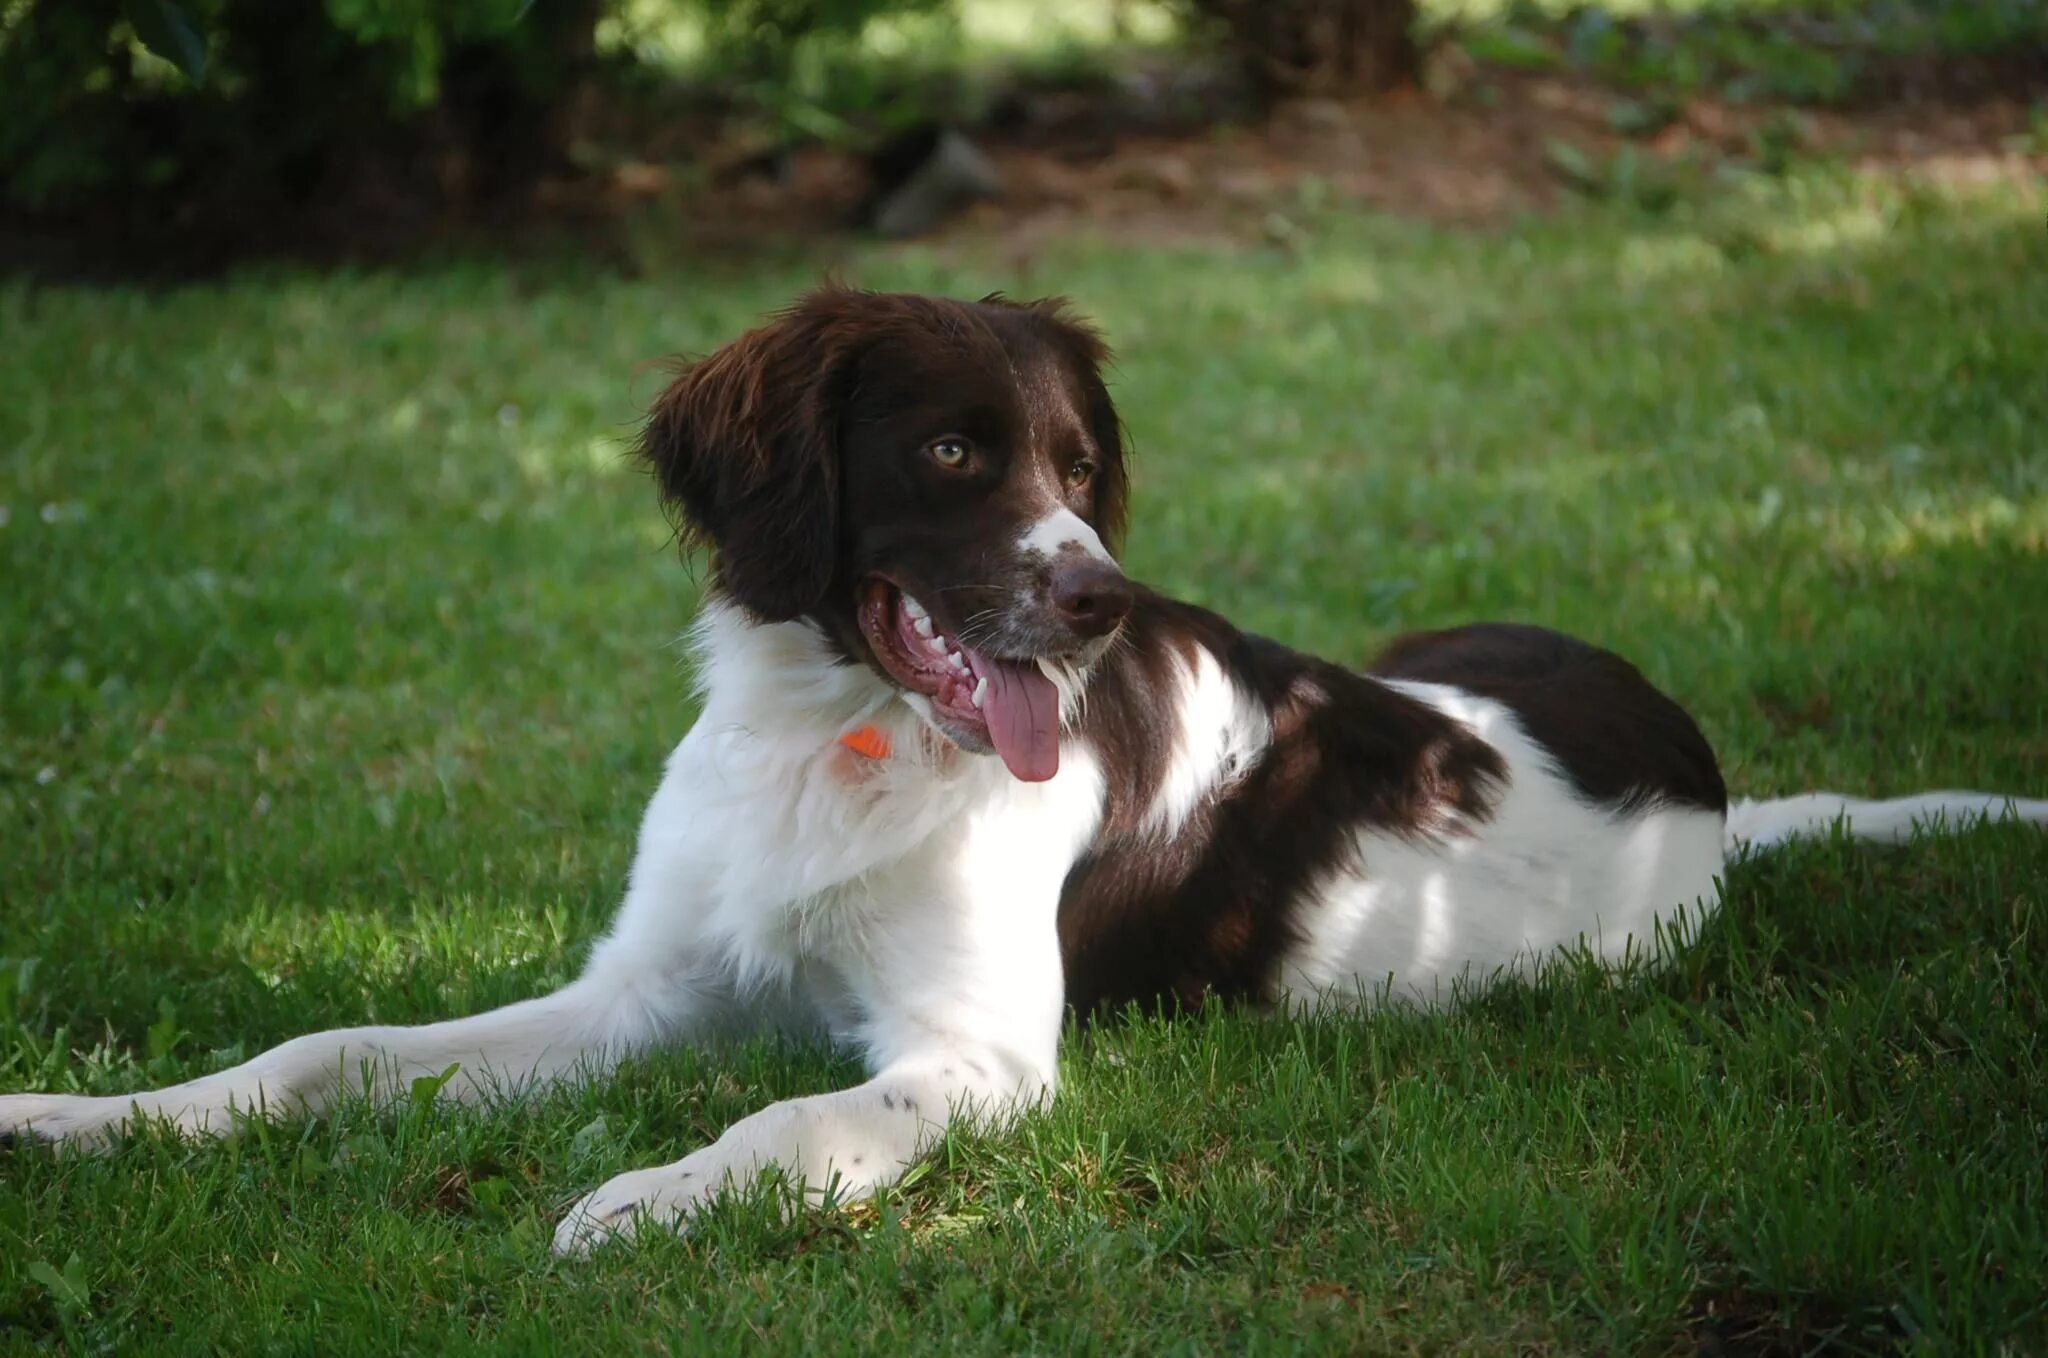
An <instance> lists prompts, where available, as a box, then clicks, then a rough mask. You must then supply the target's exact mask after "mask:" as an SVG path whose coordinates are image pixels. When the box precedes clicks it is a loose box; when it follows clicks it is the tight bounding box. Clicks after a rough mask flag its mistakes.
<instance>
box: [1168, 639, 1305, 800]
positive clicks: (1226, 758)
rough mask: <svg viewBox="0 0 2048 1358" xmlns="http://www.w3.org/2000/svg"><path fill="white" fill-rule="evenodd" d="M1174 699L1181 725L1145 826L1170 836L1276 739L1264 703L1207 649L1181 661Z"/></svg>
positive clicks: (1197, 650) (1172, 697)
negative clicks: (1262, 705)
mask: <svg viewBox="0 0 2048 1358" xmlns="http://www.w3.org/2000/svg"><path fill="white" fill-rule="evenodd" d="M1178 669H1179V671H1180V672H1179V675H1178V682H1177V683H1176V684H1175V686H1174V691H1173V693H1172V695H1171V701H1172V703H1173V705H1174V714H1175V718H1176V725H1177V726H1178V728H1179V729H1178V731H1177V732H1176V734H1175V737H1174V742H1173V750H1172V753H1171V754H1170V755H1168V764H1167V768H1166V774H1165V776H1164V777H1163V778H1161V780H1160V783H1159V792H1158V794H1157V795H1156V796H1155V797H1154V798H1153V800H1152V805H1151V806H1150V807H1148V808H1146V812H1145V820H1144V828H1145V829H1146V830H1148V831H1151V832H1153V833H1155V834H1158V835H1159V836H1161V837H1162V838H1171V837H1172V836H1173V835H1174V834H1175V833H1176V832H1177V831H1178V830H1179V829H1180V828H1181V826H1182V825H1183V824H1185V823H1186V822H1187V818H1188V816H1189V815H1190V814H1191V813H1192V812H1193V811H1194V809H1195V808H1196V807H1197V806H1199V805H1201V803H1202V800H1203V799H1204V798H1205V797H1207V796H1208V795H1209V794H1210V793H1211V792H1213V791H1215V790H1216V788H1217V786H1218V784H1220V783H1225V782H1228V781H1229V780H1230V779H1231V778H1233V777H1235V776H1236V775H1237V774H1239V773H1241V772H1243V771H1244V770H1245V769H1248V768H1250V767H1251V765H1252V764H1253V763H1254V762H1255V761H1256V760H1257V758H1258V756H1259V754H1260V752H1261V751H1263V750H1264V749H1265V748H1266V744H1267V742H1268V741H1270V740H1271V739H1272V735H1273V731H1272V723H1271V722H1270V721H1269V720H1268V719H1267V716H1266V712H1265V709H1264V708H1263V707H1261V706H1260V705H1259V704H1258V703H1256V702H1254V701H1253V700H1252V698H1251V696H1250V695H1249V694H1246V693H1243V692H1241V691H1240V690H1239V689H1238V687H1237V684H1236V683H1235V682H1234V681H1233V680H1232V679H1231V678H1230V676H1229V675H1227V674H1225V673H1224V672H1223V666H1222V665H1221V664H1219V663H1217V660H1216V657H1215V656H1214V655H1211V654H1210V653H1209V649H1208V648H1207V647H1206V646H1204V647H1198V648H1196V650H1195V653H1194V657H1193V659H1192V660H1185V661H1182V662H1181V663H1180V664H1179V666H1178Z"/></svg>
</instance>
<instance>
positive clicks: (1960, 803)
mask: <svg viewBox="0 0 2048 1358" xmlns="http://www.w3.org/2000/svg"><path fill="white" fill-rule="evenodd" d="M2008 818H2011V819H2016V820H2022V821H2031V822H2033V823H2034V824H2036V825H2048V801H2030V800H2028V799H2027V798H2025V797H2005V796H2000V795H1999V794H1997V793H1990V792H1923V793H1920V794H1919V795H1918V796H1913V797H1894V798H1893V799H1891V800H1890V801H1882V802H1866V801H1858V800H1857V799H1856V798H1854V797H1843V796H1838V795H1837V794H1835V793H1832V792H1806V793H1802V794H1800V795H1799V796H1797V797H1779V798H1776V799H1774V800H1771V801H1762V802H1756V801H1750V800H1748V799H1747V798H1744V799H1742V800H1740V801H1734V802H1730V803H1729V804H1728V829H1727V831H1726V836H1725V842H1726V844H1727V848H1728V852H1729V853H1731V854H1733V853H1736V852H1737V851H1739V850H1741V849H1743V848H1745V847H1746V848H1750V849H1767V848H1770V847H1771V846H1772V845H1774V844H1782V843H1784V842H1785V841H1786V840H1788V839H1793V838H1796V837H1798V836H1800V835H1825V834H1827V833H1828V830H1829V828H1830V827H1831V826H1833V825H1834V824H1835V823H1836V822H1837V821H1840V822H1841V823H1842V825H1843V828H1844V829H1845V830H1846V831H1847V832H1848V833H1849V834H1850V835H1852V836H1854V837H1855V838H1857V839H1877V840H1885V841H1888V842H1891V843H1898V842H1899V841H1901V840H1905V839H1910V838H1911V837H1912V834H1913V830H1914V827H1915V826H1924V827H1926V828H1928V829H1949V830H1958V829H1961V828H1962V827H1964V826H1965V825H1968V824H1970V823H1971V822H1973V821H1977V820H1985V819H1989V820H2005V819H2008Z"/></svg>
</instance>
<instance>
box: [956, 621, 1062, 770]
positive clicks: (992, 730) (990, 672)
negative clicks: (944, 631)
mask: <svg viewBox="0 0 2048 1358" xmlns="http://www.w3.org/2000/svg"><path fill="white" fill-rule="evenodd" d="M961 649H962V650H964V651H965V652H966V654H967V664H968V666H969V668H971V669H972V670H973V671H974V673H975V676H976V677H977V678H981V679H986V680H988V692H987V693H985V694H983V695H982V699H981V715H982V719H983V720H985V721H986V722H988V738H989V740H990V742H991V743H993V744H994V745H995V747H996V753H997V754H999V755H1001V756H1002V759H1003V763H1004V764H1005V765H1006V766H1007V767H1008V768H1009V770H1010V772H1011V773H1012V774H1014V775H1015V776H1016V777H1018V778H1021V779H1022V780H1023V781H1025V782H1027V783H1042V782H1044V781H1045V780H1046V779H1048V778H1050V777H1052V776H1053V775H1054V774H1055V773H1058V772H1059V771H1060V695H1059V690H1058V689H1056V688H1054V687H1053V686H1052V680H1050V679H1048V678H1046V677H1045V672H1044V671H1043V670H1041V669H1039V668H1038V666H1036V665H1013V664H1011V663H1010V662H1008V661H1006V660H991V659H989V658H988V657H987V656H985V655H982V654H981V653H980V652H978V651H976V650H973V649H972V648H969V647H962V648H961Z"/></svg>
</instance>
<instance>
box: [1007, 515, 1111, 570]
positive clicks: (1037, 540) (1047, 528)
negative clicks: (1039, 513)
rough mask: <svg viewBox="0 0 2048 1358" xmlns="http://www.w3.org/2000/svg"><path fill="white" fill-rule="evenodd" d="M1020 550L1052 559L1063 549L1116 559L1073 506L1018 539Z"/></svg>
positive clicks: (1098, 559)
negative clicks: (1072, 508)
mask: <svg viewBox="0 0 2048 1358" xmlns="http://www.w3.org/2000/svg"><path fill="white" fill-rule="evenodd" d="M1017 550H1018V551H1020V552H1022V553H1024V554H1025V555H1026V556H1039V557H1045V558H1048V559H1050V558H1052V557H1056V556H1058V555H1060V554H1061V553H1062V552H1067V551H1078V552H1080V553H1082V554H1083V555H1085V556H1090V557H1093V558H1095V560H1097V561H1101V562H1105V563H1107V564H1109V565H1115V564H1116V558H1115V557H1113V556H1111V555H1110V554H1109V548H1107V547H1105V546H1103V545H1102V538H1101V537H1100V536H1099V535H1098V534H1097V533H1096V531H1095V528H1094V526H1093V525H1092V524H1090V523H1089V522H1088V520H1086V519H1084V518H1082V517H1081V516H1080V515H1079V514H1076V513H1075V512H1074V511H1073V510H1071V509H1055V510H1054V511H1053V512H1052V513H1050V514H1048V515H1046V516H1045V517H1044V518H1042V519H1040V520H1039V521H1038V522H1036V523H1034V524H1032V525H1031V527H1030V528H1028V529H1027V530H1025V533H1024V536H1023V537H1021V538H1019V539H1017Z"/></svg>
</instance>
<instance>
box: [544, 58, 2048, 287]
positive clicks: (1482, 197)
mask: <svg viewBox="0 0 2048 1358" xmlns="http://www.w3.org/2000/svg"><path fill="white" fill-rule="evenodd" d="M1432 83H1433V84H1434V85H1436V86H1437V87H1438V93H1434V94H1431V93H1424V92H1421V91H1415V92H1412V93H1407V94H1399V95H1395V96H1391V97H1381V98H1376V99H1371V100H1359V101H1353V102H1340V101H1336V100H1304V101H1299V102H1295V103H1291V104H1287V105H1284V106H1282V107H1280V108H1279V109H1277V110H1275V111H1273V112H1272V113H1271V114H1269V115H1267V116H1265V117H1263V118H1261V119H1259V120H1256V121H1252V122H1243V123H1236V124H1226V125H1218V126H1212V127H1209V128H1206V129H1202V130H1195V131H1189V132H1183V133H1162V132H1146V131H1130V132H1119V131H1117V130H1115V128H1114V127H1112V126H1105V125H1104V124H1103V121H1102V120H1100V119H1092V120H1091V119H1086V118H1081V119H1074V120H1069V121H1070V122H1071V123H1072V124H1073V125H1074V126H1075V127H1076V128H1078V129H1080V130H1076V131H1071V132H1069V133H1067V134H1054V135H1050V136H1048V135H1043V134H1040V135H1033V136H1028V137H1026V136H1017V135H1005V134H1002V133H983V134H978V139H979V141H980V144H981V145H982V147H983V149H985V150H986V151H987V152H988V153H989V155H990V158H991V159H992V160H993V161H994V163H995V165H996V167H997V168H998V170H999V171H1000V173H1001V176H1002V179H1003V182H1004V185H1005V192H1004V196H1003V197H1002V198H1001V199H1000V200H996V201H990V202H984V203H981V204H978V205H975V206H973V207H970V208H968V209H967V210H965V211H964V212H963V213H961V214H960V215H959V216H958V217H956V218H954V219H953V220H952V221H950V222H948V223H947V224H946V225H945V226H943V227H941V228H940V229H939V231H938V232H937V233H935V234H938V235H941V236H945V237H952V238H964V239H975V240H981V241H987V242H991V243H993V244H995V245H997V246H998V247H1002V248H1008V249H1010V250H1012V251H1015V252H1017V253H1019V254H1029V253H1031V252H1032V251H1033V250H1034V249H1035V248H1036V247H1037V245H1038V244H1039V243H1040V242H1043V241H1045V240H1047V239H1049V238H1052V237H1055V236H1058V235H1063V234H1068V233H1072V232H1074V231H1076V230H1080V231H1094V232H1098V233H1102V234H1114V235H1117V236H1120V237H1129V236H1132V235H1139V236H1153V237H1157V238H1161V239H1186V238H1205V239H1226V240H1241V241H1257V240H1260V239H1271V238H1272V237H1273V236H1274V235H1275V234H1276V233H1283V232H1284V231H1285V230H1286V229H1287V220H1286V213H1287V212H1289V211H1290V210H1292V209H1293V207H1294V206H1295V205H1298V204H1302V203H1305V202H1308V203H1323V204H1337V203H1355V204H1358V205H1362V206H1366V207H1369V208H1372V209H1375V210H1378V211H1383V212H1390V213H1395V214H1399V215H1403V216H1408V217H1413V218H1419V219H1422V220H1427V221H1434V222H1444V223H1457V224H1470V225H1481V226H1483V225H1486V224H1489V223H1494V222H1499V221H1502V220H1505V219H1508V218H1512V217H1514V216H1517V215H1519V214H1524V213H1530V212H1542V211H1545V210H1547V209H1550V208H1552V207H1554V206H1555V205H1557V204H1558V203H1560V202H1561V201H1563V200H1564V199H1566V198H1568V197H1569V196H1571V195H1573V194H1575V193H1587V192H1595V193H1598V192H1604V191H1607V190H1606V189H1604V188H1603V187H1602V185H1601V183H1600V179H1601V177H1602V175H1603V174H1604V173H1605V172H1606V171H1605V170H1604V168H1603V167H1607V166H1609V165H1610V164H1612V162H1613V159H1614V157H1615V156H1616V155H1617V154H1618V153H1620V152H1622V150H1623V148H1624V147H1631V146H1632V147H1633V148H1634V152H1635V157H1636V160H1637V163H1638V165H1640V166H1643V167H1647V169H1648V172H1649V173H1651V174H1653V175H1661V176H1663V177H1665V178H1666V179H1670V180H1678V179H1682V178H1684V177H1686V176H1692V177H1695V178H1698V177H1703V176H1706V175H1710V174H1711V173H1712V172H1713V171H1714V169H1715V168H1716V167H1718V166H1722V165H1728V164H1751V165H1754V164H1757V163H1759V162H1760V161H1762V160H1766V159H1768V158H1769V157H1770V156H1772V155H1774V154H1795V155H1799V156H1820V157H1826V158H1831V159H1835V160H1838V161H1840V162H1843V163H1846V164H1850V165H1854V166H1862V167H1886V168H1891V169H1895V170H1898V171H1901V172H1910V173H1914V174H1918V175H1923V176H1926V177H1928V178H1931V179H1936V180H1944V181H1952V182H1953V181H1973V182H1984V181H1991V180H2023V181H2030V182H2035V183H2043V182H2048V137H2043V136H2042V135H2041V134H2040V131H2039V129H2038V128H2036V127H2035V126H2034V125H2033V122H2032V120H2033V117H2034V115H2033V113H2032V111H2031V109H2030V106H2029V101H2028V100H2027V99H2026V98H2025V97H2023V95H2022V94H2020V93H2016V92H1992V93H1985V94H1975V95H1969V96H1965V97H1961V98H1947V99H1943V100H1939V101H1927V100H1915V101H1913V102H1911V103H1902V104H1891V105H1885V106H1875V107H1864V108H1860V109H1840V110H1829V109H1790V108H1784V107H1772V106H1769V105H1758V104H1734V103H1729V102H1724V101H1719V100H1715V99H1710V98H1701V99H1694V100H1691V101H1689V102H1686V103H1684V104H1682V105H1677V106H1673V107H1671V108H1669V109H1668V110H1666V112H1665V116H1666V117H1668V119H1669V120H1668V121H1667V122H1665V123H1664V125H1663V126H1661V127H1659V128H1657V129H1656V130H1654V131H1648V130H1642V131H1638V132H1637V133H1636V134H1634V135H1629V134H1626V133H1624V132H1622V131H1619V130H1617V127H1616V123H1617V121H1619V120H1617V118H1616V117H1615V110H1616V106H1617V104H1620V103H1624V102H1629V101H1627V100H1626V98H1625V96H1623V95H1621V94H1619V93H1617V92H1616V91H1614V90H1612V89H1608V88H1604V87H1601V86H1599V85H1597V84H1593V83H1590V82H1586V81H1579V80H1573V79H1570V78H1558V77H1549V76H1516V75H1508V76H1502V75H1500V74H1498V73H1494V72H1488V73H1485V74H1484V76H1483V77H1482V76H1481V75H1480V74H1479V73H1478V72H1475V71H1472V70H1469V69H1467V70H1456V69H1453V70H1451V71H1449V72H1443V71H1439V72H1437V73H1435V77H1434V78H1433V81H1432ZM1561 147H1562V148H1567V149H1562V150H1561V149H1560V148H1561ZM1589 171H1590V177H1589V174H1588V172H1589ZM867 188H868V178H867V173H866V170H865V167H864V165H863V164H862V162H861V160H860V159H859V158H858V157H856V156H853V155H851V154H847V153H844V152H838V151H833V150H830V149H825V148H813V149H809V150H805V151H802V152H799V153H797V154H795V155H793V156H791V157H789V158H787V159H786V161H784V162H783V164H782V165H781V166H780V167H779V172H778V173H776V174H773V175H770V174H766V173H762V174H755V175H738V176H732V177H728V179H727V181H726V182H724V183H723V184H721V185H720V186H719V187H716V188H709V189H706V188H697V189H692V190H690V191H687V192H685V191H683V190H682V189H681V187H680V185H679V184H678V183H677V182H676V179H675V177H674V176H673V174H672V173H671V172H670V171H669V170H667V169H666V168H664V167H663V166H661V165H658V164H652V163H646V162H629V163H627V164H624V165H621V166H619V167H618V168H617V169H616V170H615V171H614V172H613V174H612V176H611V180H610V183H609V185H608V188H607V190H606V192H605V193H604V194H602V195H600V196H599V200H598V201H597V202H592V201H591V200H590V199H589V198H588V197H586V198H585V207H586V210H588V209H592V208H595V209H597V210H600V211H603V212H606V213H613V214H625V215H630V214H631V213H632V212H633V211H634V210H635V208H636V207H642V208H645V207H653V206H656V205H658V206H659V208H660V216H661V218H662V219H663V221H664V224H665V225H672V226H674V227H675V228H676V229H677V230H679V231H681V232H683V233H684V234H685V235H687V236H688V237H689V238H690V241H691V242H692V243H693V244H695V245H699V246H703V247H707V248H720V247H725V248H735V249H746V248H758V247H760V246H762V245H764V244H765V243H769V242H775V243H781V244H785V245H794V244H798V243H801V242H803V241H805V240H806V239H811V240H815V239H816V238H818V237H821V236H823V237H833V236H842V235H847V234H849V233H850V232H851V231H852V230H853V224H854V223H855V222H856V221H857V219H858V214H859V210H860V206H861V203H862V201H863V199H864V197H865V195H866V193H867ZM576 192H578V193H580V194H584V195H588V193H589V188H588V186H587V185H584V186H579V188H578V189H577V190H576Z"/></svg>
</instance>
